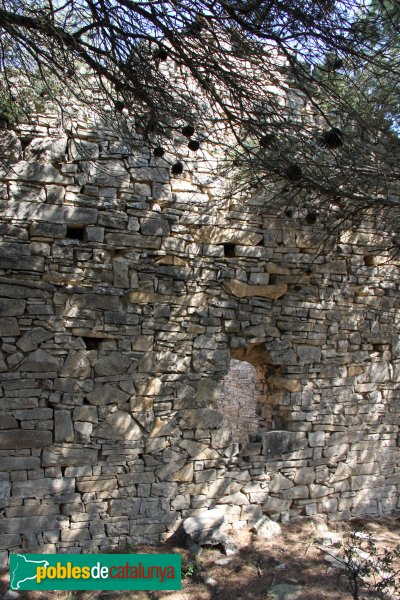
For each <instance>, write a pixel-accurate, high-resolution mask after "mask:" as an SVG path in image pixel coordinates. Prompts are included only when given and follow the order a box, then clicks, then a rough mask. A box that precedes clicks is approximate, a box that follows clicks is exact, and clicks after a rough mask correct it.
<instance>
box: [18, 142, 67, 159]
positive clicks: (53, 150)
mask: <svg viewBox="0 0 400 600" xmlns="http://www.w3.org/2000/svg"><path fill="white" fill-rule="evenodd" d="M66 151H67V136H63V137H59V138H36V139H34V140H32V142H31V143H30V144H29V146H28V147H27V148H26V150H25V159H26V160H28V161H35V160H40V161H45V162H49V163H50V162H53V161H58V162H61V161H62V160H63V159H64V158H65V154H66Z"/></svg>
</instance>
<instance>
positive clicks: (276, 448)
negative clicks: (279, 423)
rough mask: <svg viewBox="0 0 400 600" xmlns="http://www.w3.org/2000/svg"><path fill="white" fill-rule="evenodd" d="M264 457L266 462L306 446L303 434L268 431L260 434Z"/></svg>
mask: <svg viewBox="0 0 400 600" xmlns="http://www.w3.org/2000/svg"><path fill="white" fill-rule="evenodd" d="M261 439H262V445H263V451H264V456H265V457H266V459H267V460H269V459H273V458H278V457H280V456H282V454H285V453H287V452H293V451H295V450H300V449H302V448H305V447H306V446H307V440H306V437H305V434H304V433H301V432H294V431H269V432H267V433H262V434H261Z"/></svg>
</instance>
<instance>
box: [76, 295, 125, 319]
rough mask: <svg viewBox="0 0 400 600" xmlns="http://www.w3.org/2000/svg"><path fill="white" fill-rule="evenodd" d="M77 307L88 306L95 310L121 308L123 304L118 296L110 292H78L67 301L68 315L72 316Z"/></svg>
mask: <svg viewBox="0 0 400 600" xmlns="http://www.w3.org/2000/svg"><path fill="white" fill-rule="evenodd" d="M77 308H83V309H84V308H87V309H93V310H116V311H117V310H120V308H121V304H120V300H119V298H118V296H111V295H109V294H76V295H73V296H72V297H71V298H69V299H68V301H67V306H66V309H67V313H66V314H67V315H68V314H69V313H70V314H71V316H73V315H74V312H75V311H76V309H77Z"/></svg>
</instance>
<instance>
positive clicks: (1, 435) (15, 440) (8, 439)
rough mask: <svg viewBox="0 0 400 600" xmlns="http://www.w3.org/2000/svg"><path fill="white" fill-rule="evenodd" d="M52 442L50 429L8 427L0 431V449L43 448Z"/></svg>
mask: <svg viewBox="0 0 400 600" xmlns="http://www.w3.org/2000/svg"><path fill="white" fill-rule="evenodd" d="M51 442H52V433H51V432H50V431H38V430H27V429H10V430H6V431H1V432H0V450H14V449H19V448H44V447H46V446H49V445H50V444H51Z"/></svg>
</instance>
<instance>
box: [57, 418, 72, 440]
mask: <svg viewBox="0 0 400 600" xmlns="http://www.w3.org/2000/svg"><path fill="white" fill-rule="evenodd" d="M54 441H55V442H73V441H74V427H73V424H72V420H71V415H70V412H69V411H66V410H56V411H55V412H54Z"/></svg>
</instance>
